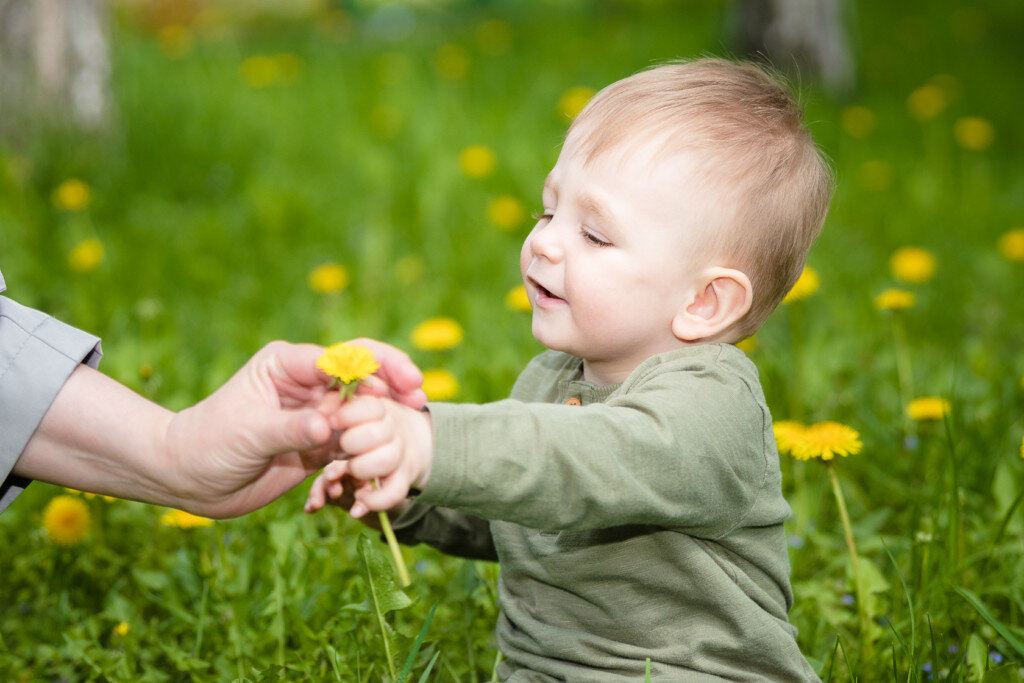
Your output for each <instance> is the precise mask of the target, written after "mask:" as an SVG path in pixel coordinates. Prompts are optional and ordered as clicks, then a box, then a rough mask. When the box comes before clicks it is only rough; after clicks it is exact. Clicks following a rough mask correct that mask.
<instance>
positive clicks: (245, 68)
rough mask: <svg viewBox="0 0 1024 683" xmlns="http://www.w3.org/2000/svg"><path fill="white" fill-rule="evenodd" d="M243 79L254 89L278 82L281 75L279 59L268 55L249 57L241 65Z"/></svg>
mask: <svg viewBox="0 0 1024 683" xmlns="http://www.w3.org/2000/svg"><path fill="white" fill-rule="evenodd" d="M241 74H242V80H243V81H244V82H245V84H246V85H247V86H249V87H250V88H253V89H254V90H259V89H260V88H266V87H268V86H271V85H274V84H275V83H277V81H278V79H280V77H281V70H280V66H279V65H278V63H277V60H276V59H274V58H273V57H270V56H268V55H253V56H252V57H247V58H246V59H245V61H243V62H242V66H241Z"/></svg>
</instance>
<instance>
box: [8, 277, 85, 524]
mask: <svg viewBox="0 0 1024 683" xmlns="http://www.w3.org/2000/svg"><path fill="white" fill-rule="evenodd" d="M101 355H102V351H101V349H100V340H99V338H98V337H95V336H93V335H91V334H88V333H86V332H82V331H81V330H78V329H76V328H74V327H71V326H70V325H66V324H64V323H62V322H60V321H59V320H57V319H55V318H52V317H50V316H48V315H46V314H44V313H40V312H39V311H36V310H33V309H31V308H27V307H25V306H21V305H20V304H17V303H15V302H13V301H11V300H10V299H7V298H6V297H0V406H2V409H0V434H3V437H2V439H0V476H3V477H5V478H4V480H3V482H2V483H0V512H2V511H3V510H4V509H5V508H6V507H7V506H8V505H10V503H11V501H13V500H14V498H15V497H16V496H17V495H18V494H19V493H21V491H22V490H24V488H25V486H26V485H27V484H28V480H26V479H24V478H22V477H16V476H13V475H11V476H8V475H9V474H10V472H11V470H12V469H13V468H14V465H15V463H16V462H17V461H18V458H19V457H20V456H21V453H22V451H23V450H24V449H25V446H26V444H28V442H29V439H31V438H32V435H33V434H34V433H35V431H36V428H37V427H38V426H39V423H40V421H42V419H43V416H44V415H45V414H46V411H47V410H49V408H50V405H51V404H52V403H53V399H54V398H55V397H56V396H57V393H58V392H59V391H60V390H61V387H63V386H64V383H65V382H66V381H67V379H68V377H69V376H70V375H71V373H72V372H73V371H74V370H75V368H76V367H78V365H79V364H80V363H86V364H87V365H90V366H91V367H96V366H97V365H98V364H99V359H100V356H101Z"/></svg>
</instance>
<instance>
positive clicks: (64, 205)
mask: <svg viewBox="0 0 1024 683" xmlns="http://www.w3.org/2000/svg"><path fill="white" fill-rule="evenodd" d="M91 198H92V189H91V188H90V187H89V186H88V185H86V184H85V183H84V182H82V181H81V180H79V179H78V178H68V179H67V180H65V181H64V182H63V183H61V184H60V185H58V186H57V189H56V190H54V191H53V205H54V206H56V207H57V208H58V209H63V210H64V211H81V210H82V209H84V208H85V207H87V206H89V200H90V199H91Z"/></svg>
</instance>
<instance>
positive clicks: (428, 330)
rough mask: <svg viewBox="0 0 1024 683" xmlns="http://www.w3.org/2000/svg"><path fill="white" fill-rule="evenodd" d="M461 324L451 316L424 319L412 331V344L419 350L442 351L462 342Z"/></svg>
mask: <svg viewBox="0 0 1024 683" xmlns="http://www.w3.org/2000/svg"><path fill="white" fill-rule="evenodd" d="M462 337H463V332H462V325H460V324H459V323H458V322H456V321H455V320H452V319H451V318H431V319H430V320H424V321H423V322H421V323H420V324H419V325H417V326H416V327H415V328H414V329H413V331H412V345H413V346H415V347H416V348H417V349H420V350H421V351H444V350H446V349H451V348H454V347H456V346H458V345H459V344H461V343H462Z"/></svg>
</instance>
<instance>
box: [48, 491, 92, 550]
mask: <svg viewBox="0 0 1024 683" xmlns="http://www.w3.org/2000/svg"><path fill="white" fill-rule="evenodd" d="M91 526H92V516H91V515H90V514H89V506H88V505H86V504H85V502H84V501H83V500H82V499H81V498H77V497H75V496H65V495H60V496H55V497H54V498H53V499H52V500H51V501H50V502H49V503H47V505H46V509H44V510H43V528H44V529H45V530H46V535H47V536H49V538H50V540H51V541H53V542H54V543H56V544H57V545H63V546H73V545H76V544H78V543H81V542H82V541H83V540H85V537H86V536H88V535H89V528H90V527H91Z"/></svg>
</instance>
